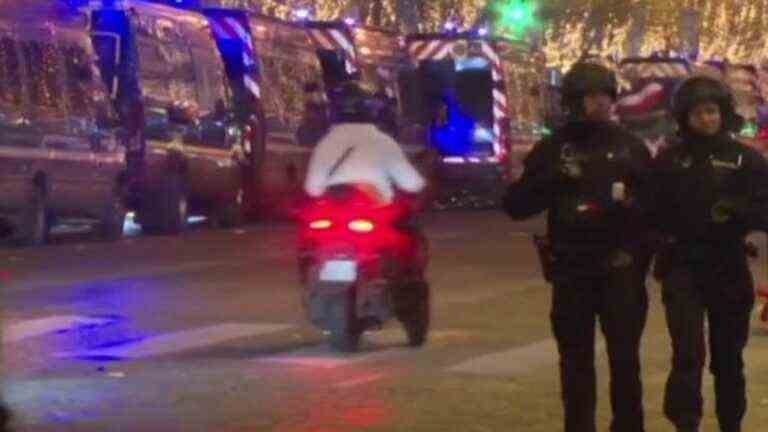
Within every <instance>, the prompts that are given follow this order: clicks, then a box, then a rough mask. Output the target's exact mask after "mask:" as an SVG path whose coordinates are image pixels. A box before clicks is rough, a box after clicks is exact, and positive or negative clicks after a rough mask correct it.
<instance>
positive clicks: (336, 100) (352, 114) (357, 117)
mask: <svg viewBox="0 0 768 432" xmlns="http://www.w3.org/2000/svg"><path fill="white" fill-rule="evenodd" d="M330 100H331V108H332V113H333V122H334V123H371V122H373V121H374V113H373V112H372V111H373V110H372V106H371V97H370V95H369V94H368V93H367V92H366V91H365V90H363V89H362V87H360V85H359V84H357V83H355V82H351V81H348V82H345V83H342V84H340V85H338V86H336V87H334V88H333V89H332V90H331V95H330Z"/></svg>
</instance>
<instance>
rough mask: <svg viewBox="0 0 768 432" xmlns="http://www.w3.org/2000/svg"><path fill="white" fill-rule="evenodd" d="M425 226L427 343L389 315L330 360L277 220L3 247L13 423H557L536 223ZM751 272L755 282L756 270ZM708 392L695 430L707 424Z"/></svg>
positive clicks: (658, 341)
mask: <svg viewBox="0 0 768 432" xmlns="http://www.w3.org/2000/svg"><path fill="white" fill-rule="evenodd" d="M425 225H426V227H427V232H428V236H429V238H430V242H431V246H432V251H431V264H430V269H429V279H430V281H431V283H432V288H433V299H434V304H433V331H432V333H431V336H430V340H429V342H428V344H427V345H426V346H425V347H424V348H421V349H411V348H407V347H406V346H405V335H404V334H403V332H402V330H401V329H400V328H399V326H398V324H397V323H396V322H392V323H390V324H389V325H387V326H386V327H385V328H384V329H382V330H380V331H377V332H371V333H369V334H366V335H365V337H364V343H363V349H362V351H361V352H360V353H357V354H351V355H341V354H336V353H333V352H331V351H329V350H328V348H327V347H326V344H325V342H324V338H323V335H322V334H321V333H320V332H318V331H317V330H315V329H313V328H312V327H311V326H309V325H308V323H307V321H306V320H305V317H304V314H303V311H302V310H301V307H300V302H299V296H298V289H299V286H298V278H297V274H296V268H295V266H296V263H295V229H294V227H293V226H292V225H291V224H288V223H262V224H254V225H252V226H248V227H246V228H245V229H242V230H231V231H215V230H211V229H208V228H206V227H205V226H204V225H201V226H199V227H197V228H195V229H192V230H191V231H190V232H187V233H185V234H183V235H182V236H180V237H162V236H156V237H153V236H144V235H141V234H140V233H138V232H135V231H131V232H130V233H129V235H128V236H127V237H126V238H124V239H122V240H121V241H119V242H117V243H103V242H99V241H98V240H96V239H93V238H92V237H91V236H89V235H88V234H72V233H71V232H70V233H63V234H61V233H60V234H59V235H58V236H56V238H55V241H54V244H53V245H50V246H46V247H40V248H26V249H12V248H3V249H0V284H2V287H3V292H2V294H3V297H2V300H3V307H4V316H5V321H4V357H5V371H6V372H5V373H6V383H5V389H4V391H5V398H6V399H7V400H8V402H9V403H10V405H11V406H12V408H13V409H14V411H15V413H16V428H17V430H19V431H26V430H28V431H67V430H72V431H158V432H173V431H276V432H347V431H409V432H426V431H457V432H459V431H461V432H463V431H542V432H544V431H547V432H552V431H556V430H561V426H560V423H561V421H562V420H561V419H562V417H561V416H562V414H561V408H560V403H559V388H558V377H557V356H556V351H555V346H554V343H553V341H552V339H551V334H550V330H549V324H548V315H549V306H548V302H549V289H548V287H547V285H546V284H545V283H544V282H543V281H542V280H541V278H540V274H539V267H538V262H537V261H536V256H535V253H534V250H533V247H532V245H531V242H530V234H531V233H533V232H540V231H542V230H543V227H542V226H543V224H542V221H541V220H535V221H532V222H529V223H523V224H520V223H512V222H510V221H509V220H508V219H507V218H505V217H504V216H503V215H502V214H499V213H494V212H488V211H480V212H444V213H435V214H431V215H428V216H427V217H426V219H425ZM756 272H757V273H758V274H759V275H760V277H764V274H765V270H764V269H763V268H761V267H760V266H759V265H757V263H756ZM649 290H650V291H651V298H652V299H653V306H652V308H651V319H650V322H649V325H648V330H647V333H646V338H645V344H644V352H643V358H644V365H645V366H646V368H645V370H644V378H645V380H646V406H647V416H648V423H649V429H648V430H649V432H656V431H667V430H669V431H671V430H672V429H671V428H670V426H669V425H668V424H667V423H666V421H665V420H664V419H663V416H662V415H661V389H663V383H664V379H665V375H666V367H667V364H668V360H669V349H668V344H669V342H668V338H667V336H666V332H665V330H664V321H663V315H662V313H661V309H660V305H659V298H658V297H659V295H658V288H657V287H656V286H655V284H650V285H649ZM603 357H604V356H602V355H601V357H600V358H601V360H600V363H601V366H600V368H601V375H600V376H601V378H600V386H601V393H600V413H599V417H600V421H601V425H606V424H607V422H608V420H609V417H610V415H609V414H610V410H609V407H608V405H607V391H606V386H607V382H606V381H607V380H606V379H605V376H606V375H605V360H604V359H603ZM747 362H748V365H749V368H750V369H749V372H750V377H751V381H750V412H749V415H748V419H747V429H745V430H747V431H757V430H761V428H759V427H758V425H760V424H765V423H766V422H768V414H766V413H763V410H764V408H765V405H768V334H767V333H765V331H764V330H763V329H762V328H761V327H760V326H759V325H758V324H757V323H756V324H755V330H754V337H753V338H752V344H751V346H750V351H749V353H748V358H747ZM708 385H710V384H708ZM707 389H709V387H707ZM711 400H712V398H711V397H709V398H708V407H707V409H708V410H709V411H708V414H707V420H706V421H707V423H705V426H707V425H708V426H711V427H712V428H713V429H711V430H714V423H712V421H713V418H714V415H713V414H712V412H711V411H712V409H711ZM761 407H763V410H761ZM603 430H607V428H606V427H604V428H603ZM705 430H710V429H705Z"/></svg>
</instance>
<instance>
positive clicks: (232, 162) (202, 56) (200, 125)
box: [186, 33, 245, 202]
mask: <svg viewBox="0 0 768 432" xmlns="http://www.w3.org/2000/svg"><path fill="white" fill-rule="evenodd" d="M196 36H197V37H196V38H194V39H193V41H194V43H193V44H192V46H191V52H192V61H193V63H194V73H195V77H196V83H197V85H196V86H197V103H198V104H199V106H200V110H199V113H200V116H199V118H197V119H195V128H196V131H197V133H196V141H195V142H194V143H193V142H190V143H189V145H188V146H187V147H186V151H187V154H188V157H189V162H188V163H189V167H190V169H189V170H188V175H189V177H190V178H189V180H188V184H189V187H190V188H191V189H193V190H195V191H196V195H197V196H199V197H200V198H201V199H203V200H205V201H207V202H213V201H219V200H223V199H226V198H229V197H231V196H233V195H234V194H237V193H238V192H239V191H240V190H241V189H242V174H243V171H242V166H241V163H245V153H244V151H243V149H242V147H241V145H242V140H241V139H240V138H241V135H240V134H241V133H242V132H241V130H240V129H239V128H238V126H237V125H236V123H235V119H234V115H233V112H232V107H231V102H230V101H231V96H230V94H229V93H228V92H227V91H226V90H227V87H226V75H225V71H224V64H223V63H222V62H221V59H220V58H219V57H218V56H210V55H209V53H210V52H211V50H215V49H216V47H215V46H214V45H213V41H212V40H211V39H209V36H208V34H207V33H206V34H201V33H197V34H196Z"/></svg>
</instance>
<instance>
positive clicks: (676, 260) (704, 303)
mask: <svg viewBox="0 0 768 432" xmlns="http://www.w3.org/2000/svg"><path fill="white" fill-rule="evenodd" d="M673 114H674V116H675V119H676V121H677V122H678V124H679V129H680V142H679V144H678V145H675V146H673V147H670V148H667V149H665V150H664V151H662V152H661V153H660V154H659V155H658V157H657V161H656V163H657V175H656V176H655V178H656V181H657V182H658V188H657V189H658V192H657V194H656V199H657V206H656V208H657V209H658V210H657V212H656V213H657V216H656V217H655V218H654V219H656V220H657V223H658V228H659V229H660V230H661V231H662V233H663V234H664V236H665V238H666V243H667V246H666V250H665V251H664V253H663V254H660V255H659V256H657V263H656V269H655V270H656V271H655V274H656V276H657V278H659V279H660V280H661V281H662V285H663V288H662V289H663V299H664V305H665V307H666V317H667V326H668V328H669V333H670V336H671V338H672V348H673V356H672V371H671V373H670V375H669V379H668V381H667V387H666V394H665V400H664V412H665V414H666V416H667V417H668V418H669V419H670V420H671V421H672V423H674V424H675V426H676V427H677V430H678V431H686V432H690V431H697V430H698V425H699V421H700V420H701V415H702V396H701V379H702V369H703V366H704V360H705V357H706V348H705V339H704V318H705V315H706V317H707V319H708V320H709V345H710V350H711V360H710V371H711V372H712V374H713V375H714V378H715V395H716V399H717V403H716V411H717V417H718V420H719V422H720V428H721V430H722V431H723V432H736V431H740V430H741V426H740V425H741V421H742V418H743V416H744V413H745V411H746V391H745V386H746V385H745V378H744V362H743V359H742V351H743V350H744V347H745V346H746V343H747V335H748V334H749V320H750V312H751V310H752V306H753V304H754V291H753V281H752V276H751V274H750V271H749V267H748V265H747V258H746V249H745V246H744V240H745V236H746V234H747V233H748V232H749V231H751V230H755V229H760V230H765V229H766V227H767V226H768V224H767V223H766V217H767V216H768V165H766V162H765V160H764V159H763V157H762V156H761V155H760V154H759V153H757V152H756V151H754V150H752V149H750V148H749V147H747V146H745V145H743V144H741V143H739V142H738V141H736V140H735V139H734V138H733V136H732V133H733V132H735V131H737V130H739V128H740V127H741V124H742V119H741V118H740V117H739V116H738V114H736V112H735V109H734V100H733V96H732V94H731V92H730V91H729V89H728V87H727V86H726V85H725V84H723V83H722V82H720V81H718V80H716V79H712V78H706V77H694V78H690V79H689V80H687V81H685V82H684V83H683V84H681V86H680V88H679V89H678V91H677V92H676V93H675V96H674V98H673Z"/></svg>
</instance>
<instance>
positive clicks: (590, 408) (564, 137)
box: [504, 63, 651, 432]
mask: <svg viewBox="0 0 768 432" xmlns="http://www.w3.org/2000/svg"><path fill="white" fill-rule="evenodd" d="M616 93H617V85H616V79H615V76H614V74H613V73H612V72H611V71H610V70H608V69H606V68H604V67H602V66H599V65H595V64H589V63H577V64H576V65H574V66H573V68H572V69H571V70H570V71H569V72H568V73H567V74H566V75H565V77H564V79H563V86H562V96H563V105H564V108H565V109H566V110H567V111H568V120H567V122H566V124H565V125H564V126H563V127H562V128H560V129H558V130H556V131H555V132H554V134H553V135H552V136H551V137H549V138H546V139H544V140H543V141H541V142H539V143H538V144H537V145H536V146H535V147H534V149H533V150H532V151H531V153H530V154H529V156H528V157H527V158H526V160H525V171H524V173H523V175H522V177H521V179H520V180H519V181H517V182H516V183H513V184H512V185H511V186H510V188H509V189H508V191H507V194H506V197H505V202H504V205H505V207H506V210H507V212H508V213H509V215H511V216H512V218H513V219H524V218H528V217H531V216H533V215H536V214H538V213H541V212H543V211H545V210H548V236H549V243H550V248H549V249H548V250H547V251H546V256H547V257H548V258H549V259H548V260H547V262H546V263H545V267H546V268H549V271H547V272H546V273H547V274H545V276H547V278H548V279H549V280H550V282H551V283H552V286H553V296H552V311H551V322H552V328H553V331H554V335H555V338H556V339H557V344H558V349H559V352H560V360H561V361H560V376H561V384H562V396H563V403H564V408H565V431H566V432H594V431H595V430H596V429H595V406H596V394H595V393H596V390H595V386H596V384H595V382H596V374H595V365H594V360H595V353H594V345H595V322H596V318H597V317H599V318H600V324H601V327H602V331H603V334H604V335H605V340H606V342H607V351H608V358H609V361H610V370H611V394H610V396H611V404H612V407H613V421H612V423H611V431H612V432H638V431H643V430H644V426H643V424H644V423H643V406H642V385H641V381H640V359H639V346H640V339H641V335H642V333H643V329H644V327H645V321H646V315H647V309H648V298H647V293H646V289H645V275H646V272H647V269H648V262H649V260H650V258H649V257H650V253H649V252H648V250H649V248H648V247H647V245H646V232H647V224H645V222H644V221H645V217H644V212H643V211H642V208H643V205H642V204H643V202H645V201H646V199H647V198H646V195H647V188H648V186H649V184H648V178H647V176H648V174H649V171H650V168H651V167H650V164H651V157H650V153H649V152H648V149H647V148H646V147H645V145H644V144H643V142H642V141H641V140H640V139H638V138H637V137H635V136H634V135H632V134H630V133H629V132H627V131H625V130H624V129H622V128H621V127H619V126H618V125H616V124H614V123H612V122H611V121H610V117H611V110H612V106H613V102H614V101H615V98H616Z"/></svg>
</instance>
